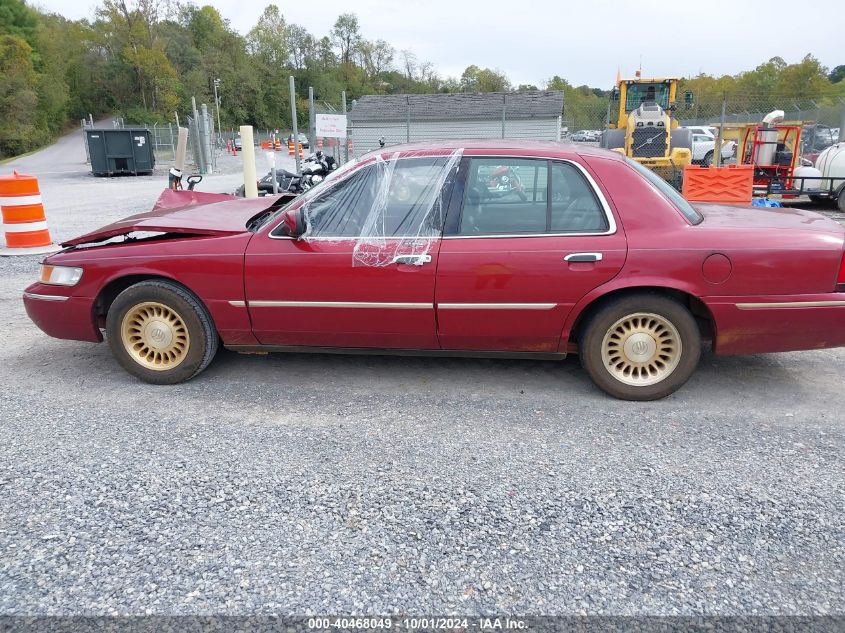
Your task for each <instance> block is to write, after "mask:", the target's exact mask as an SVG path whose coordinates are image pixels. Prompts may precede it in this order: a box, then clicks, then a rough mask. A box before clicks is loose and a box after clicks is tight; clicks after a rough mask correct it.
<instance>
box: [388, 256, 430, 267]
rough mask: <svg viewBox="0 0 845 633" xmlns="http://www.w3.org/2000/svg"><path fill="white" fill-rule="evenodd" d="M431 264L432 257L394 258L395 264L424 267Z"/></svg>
mask: <svg viewBox="0 0 845 633" xmlns="http://www.w3.org/2000/svg"><path fill="white" fill-rule="evenodd" d="M429 262H431V255H397V256H396V257H394V258H393V263H394V264H408V265H410V266H422V265H423V264H428V263H429Z"/></svg>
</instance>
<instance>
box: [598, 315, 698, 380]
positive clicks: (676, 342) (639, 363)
mask: <svg viewBox="0 0 845 633" xmlns="http://www.w3.org/2000/svg"><path fill="white" fill-rule="evenodd" d="M681 352H682V345H681V335H680V334H678V330H677V328H676V327H675V326H674V325H672V323H671V322H670V321H668V320H667V319H665V318H664V317H662V316H660V315H659V314H650V313H646V312H637V313H635V314H629V315H628V316H624V317H622V318H621V319H619V320H618V321H617V322H616V323H614V324H613V325H611V326H610V328H608V330H607V333H606V334H605V335H604V339H603V340H602V342H601V357H602V362H603V363H604V366H605V368H606V369H607V371H608V372H610V374H611V375H612V376H613V377H614V378H616V380H618V381H619V382H622V383H625V384H626V385H633V386H635V387H646V386H648V385H654V384H656V383H658V382H660V381H661V380H664V379H666V378H667V377H668V376H669V375H670V374H671V373H672V372H673V371H675V368H676V367H677V366H678V362H680V360H681Z"/></svg>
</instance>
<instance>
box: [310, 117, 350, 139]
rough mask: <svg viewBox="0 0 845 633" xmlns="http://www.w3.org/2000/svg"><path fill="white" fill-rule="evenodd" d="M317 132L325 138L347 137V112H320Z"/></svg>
mask: <svg viewBox="0 0 845 633" xmlns="http://www.w3.org/2000/svg"><path fill="white" fill-rule="evenodd" d="M316 118H317V121H316V130H315V131H316V134H317V136H318V137H323V138H346V115H345V114H318V115H317V117H316Z"/></svg>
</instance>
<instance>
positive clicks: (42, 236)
mask: <svg viewBox="0 0 845 633" xmlns="http://www.w3.org/2000/svg"><path fill="white" fill-rule="evenodd" d="M0 212H2V216H3V233H4V236H5V238H6V246H5V248H0V253H1V254H3V255H37V254H41V253H52V252H54V251H57V250H59V247H58V246H56V245H55V244H53V241H52V240H51V239H50V231H49V229H48V228H47V217H46V216H45V215H44V205H43V204H42V203H41V192H40V191H39V189H38V178H36V177H35V176H27V175H25V174H19V173H18V172H17V171H15V172H13V173H12V175H10V176H9V175H7V176H0Z"/></svg>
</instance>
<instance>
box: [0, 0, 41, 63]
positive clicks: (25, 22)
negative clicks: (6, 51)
mask: <svg viewBox="0 0 845 633" xmlns="http://www.w3.org/2000/svg"><path fill="white" fill-rule="evenodd" d="M0 33H6V34H8V35H14V36H15V37H19V38H20V39H22V40H23V41H25V42H26V43H27V44H29V46H30V49H32V50H33V52H34V50H35V48H36V47H37V46H38V41H37V40H38V13H36V12H35V11H33V10H32V9H30V8H29V7H28V6H26V4H24V3H23V2H22V0H0Z"/></svg>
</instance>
